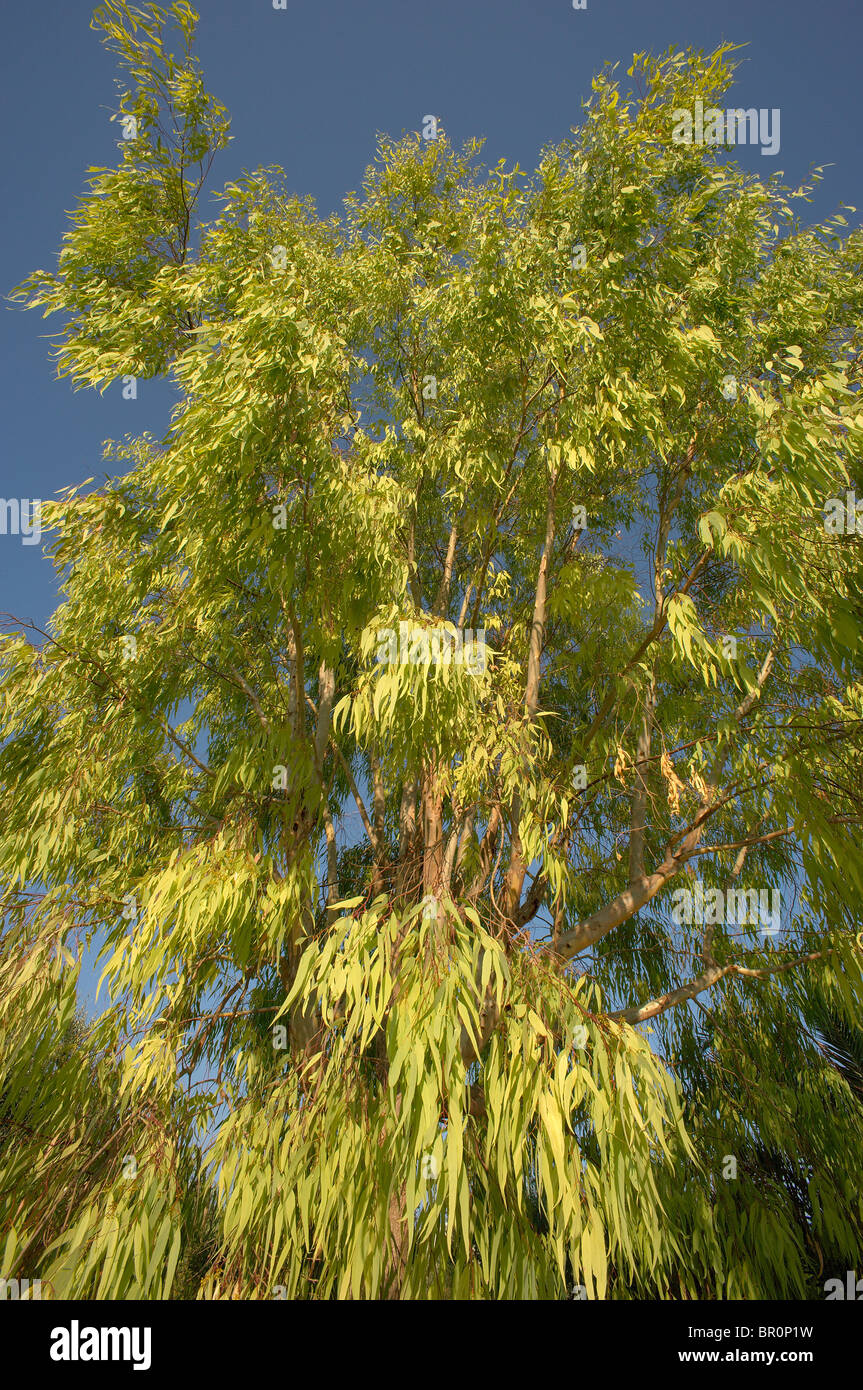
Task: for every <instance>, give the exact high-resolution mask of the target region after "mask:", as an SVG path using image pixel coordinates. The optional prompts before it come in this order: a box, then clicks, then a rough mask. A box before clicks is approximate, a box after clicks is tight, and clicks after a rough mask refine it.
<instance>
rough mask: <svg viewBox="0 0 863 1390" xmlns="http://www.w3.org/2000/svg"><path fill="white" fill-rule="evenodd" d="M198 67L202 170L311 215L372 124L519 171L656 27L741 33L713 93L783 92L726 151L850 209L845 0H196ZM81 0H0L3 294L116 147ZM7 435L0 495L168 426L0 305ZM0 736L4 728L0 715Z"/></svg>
mask: <svg viewBox="0 0 863 1390" xmlns="http://www.w3.org/2000/svg"><path fill="white" fill-rule="evenodd" d="M197 8H198V10H199V13H200V15H201V22H200V25H199V31H198V53H199V56H200V57H201V60H202V63H203V68H204V74H205V78H206V80H207V83H208V86H209V88H210V90H211V91H213V92H214V93H215V94H216V95H217V96H218V97H219V98H220V99H221V100H222V101H223V102H224V103H225V104H226V106H227V107H228V110H229V111H230V113H231V116H232V134H233V137H234V139H233V141H232V143H231V145H230V146H229V147H228V149H227V151H226V152H225V153H223V154H222V155H221V156H220V158H219V160H218V161H217V163H216V165H215V166H214V169H213V174H212V186H213V187H220V186H221V185H222V184H224V183H225V182H226V181H228V180H229V179H232V178H235V177H236V176H237V174H238V173H239V172H240V171H241V170H242V169H244V168H245V169H252V168H255V167H257V166H259V165H270V164H279V165H281V166H282V167H283V168H284V169H285V171H286V174H287V178H288V183H289V186H290V187H291V188H292V189H293V190H294V191H295V192H296V193H298V194H301V195H308V194H311V195H312V196H313V197H314V199H315V200H316V202H317V205H318V209H319V211H320V212H321V213H322V214H327V213H330V212H332V211H333V210H335V209H338V208H339V207H340V204H341V199H342V197H343V196H344V195H345V194H346V193H347V192H348V191H349V190H351V189H355V188H358V187H359V185H360V183H361V181H362V176H363V171H364V169H365V167H366V165H367V164H368V163H369V162H370V161H371V159H372V158H373V156H374V150H375V140H376V135H377V133H379V132H384V133H387V134H390V135H393V136H399V135H401V133H402V132H403V131H407V130H417V129H419V128H420V127H421V124H422V121H423V118H424V116H425V115H426V114H434V115H436V116H437V117H438V118H439V120H440V121H441V122H442V124H443V126H444V128H445V130H446V132H447V135H448V136H449V138H450V139H451V140H452V141H454V142H455V143H456V144H458V143H461V141H463V140H465V139H467V138H469V137H470V136H483V137H485V138H486V147H485V157H486V159H487V160H488V161H489V162H490V163H494V162H495V161H497V160H498V159H499V158H501V157H502V156H503V157H505V158H506V159H507V160H508V161H509V162H510V163H516V162H517V163H518V164H519V165H520V166H521V167H522V169H525V170H530V169H532V168H533V167H535V164H536V161H537V157H538V154H539V151H540V150H541V148H542V147H543V145H545V144H547V143H548V142H550V141H557V140H560V139H562V138H564V137H565V136H566V135H567V134H568V133H569V130H570V128H571V127H572V126H573V125H577V124H578V123H579V121H580V119H581V102H582V100H584V99H585V98H586V97H587V96H589V94H590V81H591V77H592V76H593V74H594V73H596V72H598V71H599V70H600V69H601V68H602V66H603V65H604V63H605V62H606V61H617V60H620V61H621V72H622V73H623V74H625V71H626V68H627V67H628V66H629V62H630V60H631V57H632V54H633V53H634V52H637V51H640V50H642V49H651V50H653V51H654V52H660V51H662V50H664V49H666V48H667V47H668V46H669V45H671V44H674V45H675V46H677V47H686V46H689V45H692V46H695V47H700V48H704V49H712V48H714V47H715V46H716V45H717V44H718V43H720V42H722V41H723V40H729V41H732V42H735V43H745V44H747V45H748V47H747V48H746V49H745V51H744V52H743V53H742V54H741V55H739V56H740V57H741V58H742V60H743V65H742V68H741V70H740V73H739V81H738V85H737V87H736V88H735V90H734V91H733V92H732V93H731V94H730V96H729V99H728V104H730V105H741V106H744V107H749V106H755V107H758V108H761V107H767V108H774V107H779V108H780V110H781V150H780V153H779V155H778V156H777V157H775V158H768V157H764V156H762V155H761V154H760V152H759V151H758V149H747V148H743V149H740V150H738V151H737V154H738V157H739V158H740V159H741V162H743V163H745V164H747V165H749V166H751V167H753V168H755V169H757V171H758V172H759V173H762V174H764V175H768V174H769V173H771V172H773V171H774V170H775V169H777V168H779V169H782V170H783V171H784V173H785V176H786V178H787V180H788V181H789V182H791V183H792V184H796V183H797V182H799V181H800V180H801V179H802V178H804V177H805V175H806V174H807V172H808V170H809V168H810V167H811V166H812V165H813V164H832V167H831V168H829V169H827V171H826V177H825V181H824V183H823V184H822V185H821V187H820V190H819V193H818V195H817V199H816V201H815V202H814V203H813V205H812V208H811V214H812V217H813V219H815V218H817V217H821V216H826V215H827V214H828V213H830V212H832V211H834V210H835V208H836V207H837V205H838V204H839V203H842V202H847V203H851V204H853V205H855V206H856V207H858V208H860V209H863V188H861V152H860V130H861V121H860V105H859V104H860V95H861V84H860V55H861V47H863V45H861V39H863V0H819V3H812V0H723V2H722V3H709V2H708V0H588V6H587V9H586V10H580V11H575V10H574V9H573V7H572V0H365V2H364V3H359V0H288V4H287V9H286V10H275V9H273V6H272V0H199V4H198V6H197ZM91 13H92V5H91V4H90V3H89V0H64V3H62V4H47V3H45V2H44V0H30V3H27V4H11V3H7V4H6V5H5V6H4V8H3V13H2V17H0V52H2V53H3V55H4V56H3V59H2V64H3V69H4V70H3V74H2V76H3V81H2V84H0V106H2V130H3V136H4V139H3V155H2V163H3V173H4V189H3V193H4V197H3V208H4V214H5V216H4V219H3V221H4V227H3V243H2V271H3V274H2V277H0V289H2V292H3V293H4V294H6V293H8V292H9V290H10V289H11V288H12V287H13V286H14V285H15V284H17V283H18V282H19V281H20V280H22V279H23V278H24V277H25V276H26V275H27V274H29V272H30V271H32V270H33V269H35V268H37V267H45V268H49V267H53V266H54V265H55V263H56V262H55V257H56V255H57V252H58V250H59V247H60V240H61V236H62V233H63V231H64V230H65V226H66V220H65V212H66V210H67V209H70V208H72V207H73V206H74V205H75V203H76V201H77V198H78V196H79V195H80V193H82V192H83V190H84V180H85V177H86V169H87V166H88V165H107V164H111V163H114V162H115V161H116V159H117V158H118V155H117V150H116V143H115V142H116V139H117V135H118V130H117V126H116V124H113V125H112V124H111V123H110V122H109V119H108V118H109V114H110V112H111V111H112V110H114V109H115V101H116V88H115V86H114V78H115V76H116V68H115V65H114V60H113V58H112V57H111V55H110V54H108V53H107V52H106V51H105V50H104V49H103V48H102V46H101V44H100V43H99V40H98V37H97V35H96V33H94V32H93V31H92V30H91V29H90V27H89V21H90V16H91ZM0 323H2V333H0V353H2V374H0V380H2V383H3V388H4V397H5V399H4V402H3V413H2V423H3V448H2V453H0V498H11V497H17V498H22V497H27V498H33V497H43V498H45V497H50V496H52V495H53V494H54V493H55V492H56V491H57V490H58V489H59V488H61V487H65V486H67V485H71V484H76V483H79V482H81V481H82V480H83V479H85V478H87V477H91V476H96V477H98V476H99V475H100V473H101V471H102V459H101V445H102V441H103V440H105V439H106V438H109V437H110V438H119V437H121V436H123V435H124V434H128V433H133V434H139V433H141V432H142V431H144V430H149V431H151V432H152V433H153V434H155V435H156V436H157V437H158V436H161V435H162V434H163V433H164V432H165V429H166V427H167V423H168V410H169V404H170V399H171V393H170V390H169V388H168V387H166V386H165V385H162V384H160V383H155V382H145V381H144V382H139V384H138V399H137V400H136V401H124V400H123V399H122V395H121V385H120V383H117V384H115V385H114V386H112V387H111V388H109V390H108V391H107V392H106V393H105V395H104V396H99V395H98V393H96V392H90V391H78V392H73V391H72V389H71V387H70V386H69V384H68V383H67V382H57V381H56V380H55V379H54V368H53V365H52V363H51V361H50V360H49V345H48V342H47V341H46V339H45V338H44V337H43V336H41V335H43V334H45V333H47V332H50V331H52V330H55V328H56V326H57V324H56V321H55V320H53V319H52V320H48V321H47V322H43V321H42V320H41V319H40V318H39V317H38V315H37V314H35V313H32V312H31V313H24V312H23V311H21V310H20V309H18V308H15V309H10V308H8V307H6V306H5V305H3V306H2V307H0ZM55 599H56V588H55V583H54V577H53V571H52V569H51V566H50V564H49V562H48V561H47V560H46V559H45V558H44V557H43V556H42V554H41V549H40V547H38V546H26V545H23V544H22V540H21V538H20V537H18V536H10V535H0V610H5V611H9V612H12V613H14V614H15V615H16V616H17V617H18V618H20V619H23V620H25V621H27V620H31V621H33V622H35V623H37V624H38V625H40V626H44V624H45V621H46V619H47V617H48V616H49V614H50V613H51V611H52V609H53V607H54V605H55ZM0 736H2V733H0Z"/></svg>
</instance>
